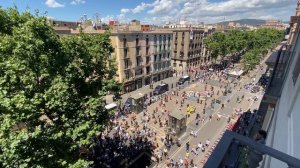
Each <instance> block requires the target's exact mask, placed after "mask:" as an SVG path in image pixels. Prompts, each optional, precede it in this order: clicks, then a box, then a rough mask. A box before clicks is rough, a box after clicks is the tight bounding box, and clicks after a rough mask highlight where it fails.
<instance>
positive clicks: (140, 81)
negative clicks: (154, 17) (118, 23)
mask: <svg viewBox="0 0 300 168" xmlns="http://www.w3.org/2000/svg"><path fill="white" fill-rule="evenodd" d="M172 39H173V37H172V32H171V31H147V32H142V31H123V32H112V35H111V41H112V45H113V47H114V48H115V52H114V57H115V58H116V62H117V64H118V77H117V79H118V80H119V81H120V82H123V83H124V89H125V91H132V90H135V89H138V88H141V87H143V86H145V85H149V84H150V83H151V82H152V81H153V82H156V81H160V80H162V79H165V78H168V77H170V76H172V74H173V73H172V67H171V57H172V52H171V51H172V49H171V47H172V45H171V44H172Z"/></svg>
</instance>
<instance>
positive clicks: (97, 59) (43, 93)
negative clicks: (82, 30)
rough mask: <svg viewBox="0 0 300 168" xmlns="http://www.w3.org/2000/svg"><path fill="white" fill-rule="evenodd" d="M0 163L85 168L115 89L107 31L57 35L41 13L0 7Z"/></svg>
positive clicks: (105, 119)
mask: <svg viewBox="0 0 300 168" xmlns="http://www.w3.org/2000/svg"><path fill="white" fill-rule="evenodd" d="M3 20H6V21H8V22H7V23H6V24H7V25H9V26H7V25H2V24H1V26H4V28H3V29H2V28H1V29H0V123H1V128H0V147H1V148H0V167H84V166H86V165H88V164H90V162H89V161H87V160H85V159H86V158H85V157H84V155H83V154H82V153H81V152H82V151H84V150H85V149H87V148H88V147H89V145H90V144H91V140H92V139H93V138H94V137H95V135H97V134H98V133H99V132H100V131H101V130H102V129H103V127H104V126H105V124H106V122H107V119H108V118H109V116H110V114H109V112H107V111H106V110H105V109H104V108H103V107H104V101H103V96H105V95H106V93H107V92H108V91H111V90H112V91H114V93H119V91H120V90H118V89H120V84H118V83H116V82H115V81H114V76H115V75H116V68H115V65H114V62H113V60H110V59H109V56H110V54H111V52H112V51H113V48H112V46H111V44H110V39H109V34H108V33H105V34H102V35H94V36H91V35H86V34H80V35H78V36H70V37H63V38H61V39H60V38H59V37H58V36H57V35H56V33H55V32H54V30H53V29H52V27H50V26H49V25H48V22H47V20H46V18H45V17H34V16H32V15H31V14H29V13H28V12H25V13H22V14H20V13H18V12H17V10H16V9H8V10H3V9H0V21H1V23H2V21H3Z"/></svg>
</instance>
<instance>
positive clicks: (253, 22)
mask: <svg viewBox="0 0 300 168" xmlns="http://www.w3.org/2000/svg"><path fill="white" fill-rule="evenodd" d="M229 22H235V23H240V24H241V25H245V24H246V25H251V26H256V25H261V24H265V23H266V21H265V20H261V19H240V20H232V21H223V22H219V23H218V24H222V25H225V26H227V25H228V23H229Z"/></svg>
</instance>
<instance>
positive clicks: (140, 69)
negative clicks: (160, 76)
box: [135, 68, 143, 75]
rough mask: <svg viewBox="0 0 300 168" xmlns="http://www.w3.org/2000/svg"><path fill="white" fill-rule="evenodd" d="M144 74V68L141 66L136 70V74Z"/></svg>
mask: <svg viewBox="0 0 300 168" xmlns="http://www.w3.org/2000/svg"><path fill="white" fill-rule="evenodd" d="M142 74H143V69H142V68H139V69H137V70H136V71H135V75H142Z"/></svg>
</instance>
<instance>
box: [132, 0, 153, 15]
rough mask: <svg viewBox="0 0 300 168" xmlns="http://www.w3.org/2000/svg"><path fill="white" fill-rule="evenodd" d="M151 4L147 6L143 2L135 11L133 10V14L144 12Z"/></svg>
mask: <svg viewBox="0 0 300 168" xmlns="http://www.w3.org/2000/svg"><path fill="white" fill-rule="evenodd" d="M149 6H150V4H147V3H145V2H142V3H141V4H140V5H138V6H136V7H135V8H134V9H132V10H131V11H132V13H140V12H142V11H143V10H145V9H146V8H147V7H149Z"/></svg>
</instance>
